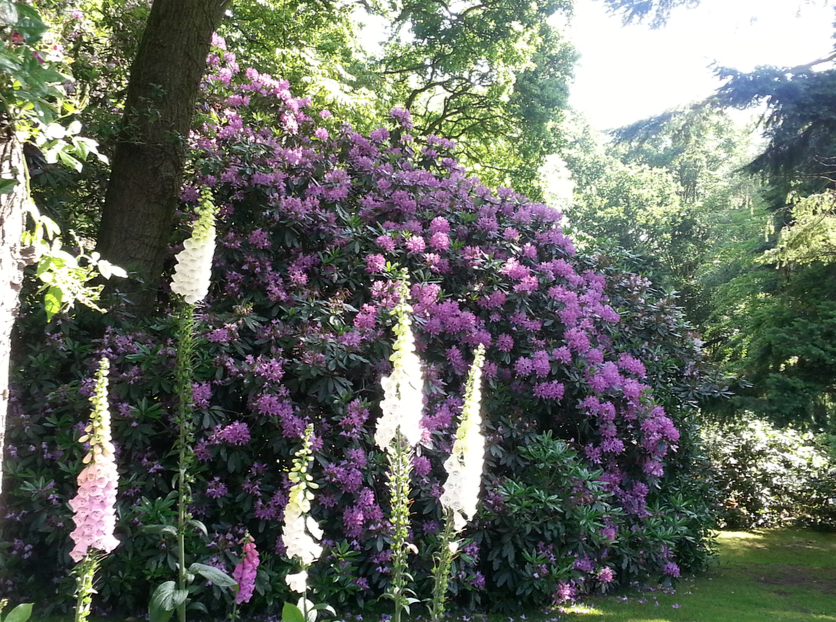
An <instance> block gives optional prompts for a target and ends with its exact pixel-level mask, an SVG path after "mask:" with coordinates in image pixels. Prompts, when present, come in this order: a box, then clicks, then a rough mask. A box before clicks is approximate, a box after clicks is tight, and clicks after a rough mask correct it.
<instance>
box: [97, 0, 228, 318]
mask: <svg viewBox="0 0 836 622" xmlns="http://www.w3.org/2000/svg"><path fill="white" fill-rule="evenodd" d="M228 3H229V0H155V1H154V4H153V5H152V7H151V12H150V13H149V16H148V22H147V23H146V26H145V29H144V32H143V35H142V41H141V43H140V45H139V50H138V52H137V56H136V59H135V60H134V62H133V64H132V65H131V71H130V79H129V82H128V90H127V96H126V99H125V108H124V113H123V121H122V126H121V131H120V134H119V137H118V140H117V142H116V145H115V148H114V151H113V159H112V168H111V174H110V182H109V183H108V186H107V194H106V196H105V202H104V207H103V210H102V222H101V227H100V229H99V234H98V244H97V248H98V250H99V252H101V254H102V255H103V256H104V257H105V258H106V259H108V260H110V261H112V262H113V263H116V264H117V265H121V266H124V267H125V268H127V269H129V270H131V271H133V272H134V274H135V278H136V279H137V280H138V281H136V280H135V281H133V282H134V283H137V282H140V283H143V282H144V283H146V284H147V285H148V286H149V288H146V289H145V290H142V289H139V288H137V287H134V288H133V295H134V297H135V302H137V303H138V304H139V305H140V307H141V308H148V307H150V306H151V305H152V304H153V300H154V290H155V287H154V286H155V285H156V280H157V279H158V278H159V275H160V274H161V272H162V267H163V261H164V259H165V252H166V246H167V245H168V242H169V237H170V235H171V231H172V222H173V218H174V213H175V210H176V208H177V202H178V197H179V194H180V186H181V184H182V178H183V168H184V166H185V159H184V158H185V144H184V142H183V141H184V139H185V138H186V137H187V136H188V134H189V130H190V129H191V123H192V118H193V116H194V108H195V100H196V99H197V94H198V90H199V86H200V80H201V78H202V77H203V74H204V71H205V69H206V57H207V55H208V53H209V44H210V42H211V36H212V33H213V32H214V31H215V29H216V28H217V26H218V23H219V21H220V19H221V17H222V16H223V13H224V10H225V8H226V5H227V4H228Z"/></svg>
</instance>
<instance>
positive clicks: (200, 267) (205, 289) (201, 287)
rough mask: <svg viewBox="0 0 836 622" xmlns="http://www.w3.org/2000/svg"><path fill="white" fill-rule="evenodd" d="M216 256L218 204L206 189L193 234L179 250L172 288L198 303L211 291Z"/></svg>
mask: <svg viewBox="0 0 836 622" xmlns="http://www.w3.org/2000/svg"><path fill="white" fill-rule="evenodd" d="M214 255H215V206H214V205H213V204H212V195H211V192H210V191H209V189H208V188H204V189H203V193H202V196H201V202H200V207H198V218H197V221H196V222H195V224H194V229H193V230H192V237H190V238H189V239H188V240H186V241H185V242H184V243H183V250H182V251H180V252H179V253H177V256H176V257H175V259H176V260H177V265H176V266H175V267H174V276H173V277H172V279H171V291H173V292H174V293H175V294H180V295H181V296H183V299H184V300H185V301H186V302H187V303H188V304H190V305H193V304H197V303H198V302H200V301H201V300H203V299H204V298H206V294H208V293H209V285H210V284H211V282H212V257H213V256H214Z"/></svg>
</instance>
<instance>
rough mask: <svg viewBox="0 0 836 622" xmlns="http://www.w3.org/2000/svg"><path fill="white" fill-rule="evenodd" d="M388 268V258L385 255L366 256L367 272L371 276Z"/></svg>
mask: <svg viewBox="0 0 836 622" xmlns="http://www.w3.org/2000/svg"><path fill="white" fill-rule="evenodd" d="M385 267H386V258H385V257H384V256H383V255H377V254H376V255H366V271H367V272H368V273H369V274H377V273H379V272H383V269H384V268H385Z"/></svg>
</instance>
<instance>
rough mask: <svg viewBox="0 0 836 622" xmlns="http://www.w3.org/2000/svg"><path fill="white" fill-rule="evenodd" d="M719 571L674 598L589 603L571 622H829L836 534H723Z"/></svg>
mask: <svg viewBox="0 0 836 622" xmlns="http://www.w3.org/2000/svg"><path fill="white" fill-rule="evenodd" d="M718 544H719V553H720V556H719V564H718V566H717V567H715V568H714V569H713V570H711V571H710V572H708V573H706V574H704V575H700V576H698V577H696V578H688V579H685V580H683V581H682V582H681V583H680V584H679V585H678V587H677V589H676V590H675V591H673V590H659V589H652V588H646V589H644V590H639V591H633V592H625V593H622V594H616V595H613V596H608V597H601V598H592V599H588V600H587V601H586V603H585V605H587V607H586V609H584V610H583V611H577V612H576V611H575V610H567V612H566V615H565V617H564V619H565V620H568V621H574V622H587V621H596V622H597V621H599V620H600V621H602V622H790V621H792V622H836V534H832V533H821V532H815V531H810V530H798V529H784V530H763V531H756V532H724V533H721V534H720V537H719V538H718Z"/></svg>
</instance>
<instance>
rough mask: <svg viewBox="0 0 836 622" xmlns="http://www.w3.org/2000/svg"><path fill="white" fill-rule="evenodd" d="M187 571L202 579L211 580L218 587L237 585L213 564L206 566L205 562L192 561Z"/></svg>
mask: <svg viewBox="0 0 836 622" xmlns="http://www.w3.org/2000/svg"><path fill="white" fill-rule="evenodd" d="M189 572H192V573H195V574H199V575H201V576H202V577H203V578H204V579H206V580H207V581H211V582H212V583H214V584H215V585H217V586H218V587H235V586H237V585H238V582H237V581H235V579H233V578H232V577H230V576H229V575H228V574H226V573H225V572H224V571H222V570H218V569H217V568H214V567H213V566H207V565H206V564H198V563H194V564H192V565H191V566H189Z"/></svg>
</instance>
